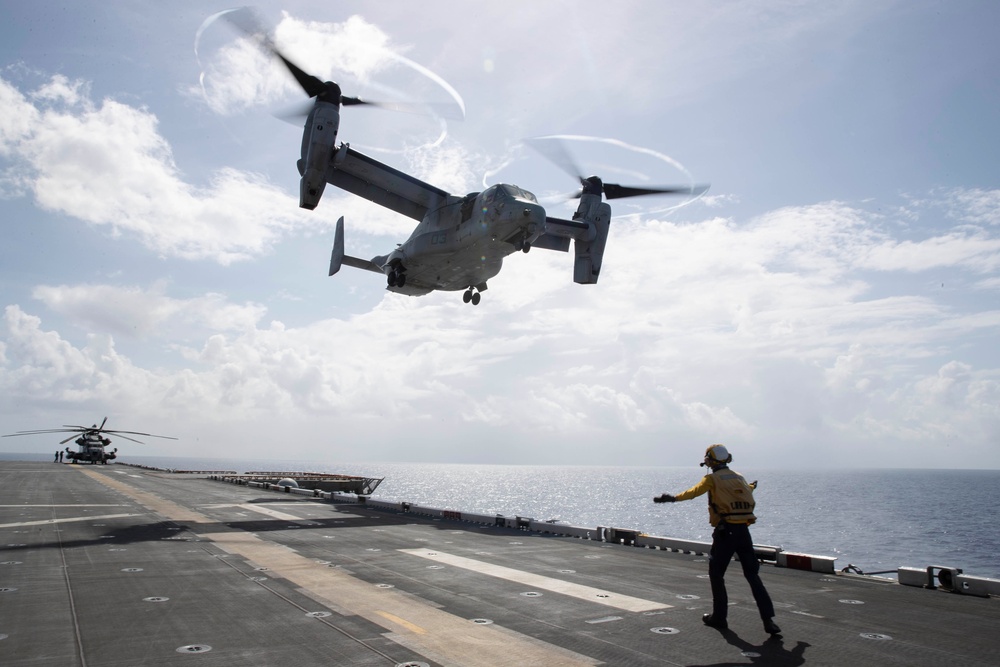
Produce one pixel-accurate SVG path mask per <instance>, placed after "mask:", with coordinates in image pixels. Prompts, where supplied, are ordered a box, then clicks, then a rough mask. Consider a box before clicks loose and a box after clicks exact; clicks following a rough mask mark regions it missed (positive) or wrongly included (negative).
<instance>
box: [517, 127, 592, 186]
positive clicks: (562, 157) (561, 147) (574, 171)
mask: <svg viewBox="0 0 1000 667" xmlns="http://www.w3.org/2000/svg"><path fill="white" fill-rule="evenodd" d="M525 143H526V144H528V145H529V146H531V147H532V148H534V149H535V150H536V151H538V152H539V153H541V154H542V155H543V156H544V157H545V158H547V159H548V160H549V162H551V163H552V164H554V165H555V166H557V167H559V168H560V169H562V170H563V171H565V172H566V173H567V174H569V175H570V176H573V177H575V178H576V179H577V180H579V181H582V180H583V172H582V171H580V168H579V167H578V166H576V162H574V161H573V158H572V157H571V156H570V154H569V151H567V150H566V144H565V143H564V142H563V141H561V140H559V139H556V138H553V137H535V138H532V139H525Z"/></svg>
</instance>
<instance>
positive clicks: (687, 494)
mask: <svg viewBox="0 0 1000 667" xmlns="http://www.w3.org/2000/svg"><path fill="white" fill-rule="evenodd" d="M711 490H712V476H711V475H705V476H704V477H702V478H701V481H700V482H698V483H697V484H695V485H694V486H692V487H691V488H690V489H688V490H687V491H684V492H682V493H678V494H677V495H676V496H672V495H670V494H669V493H664V494H661V495H659V496H656V497H655V498H653V502H654V503H674V502H678V501H680V500H691V499H692V498H697V497H698V496H700V495H702V494H703V493H708V492H709V491H711Z"/></svg>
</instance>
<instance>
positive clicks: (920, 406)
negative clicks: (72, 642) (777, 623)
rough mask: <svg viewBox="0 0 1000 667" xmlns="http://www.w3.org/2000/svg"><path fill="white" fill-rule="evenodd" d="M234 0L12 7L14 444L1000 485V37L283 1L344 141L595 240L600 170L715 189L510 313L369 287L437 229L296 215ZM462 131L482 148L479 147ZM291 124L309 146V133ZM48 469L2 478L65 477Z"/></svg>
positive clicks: (280, 86) (3, 197)
mask: <svg viewBox="0 0 1000 667" xmlns="http://www.w3.org/2000/svg"><path fill="white" fill-rule="evenodd" d="M230 7H232V5H228V4H223V3H219V2H183V1H181V2H171V3H138V2H132V3H108V2H94V1H88V0H82V1H80V2H73V3H61V4H54V3H42V4H40V5H39V4H37V3H24V2H17V1H12V0H0V17H2V20H0V225H2V227H0V229H2V240H0V308H2V309H3V314H2V321H0V433H13V432H15V431H20V430H29V429H43V428H54V427H59V426H61V425H63V424H91V423H94V422H99V421H100V420H101V419H103V418H104V417H108V424H107V426H108V428H115V429H124V430H133V431H142V432H149V433H155V434H161V435H169V436H173V437H176V438H178V440H177V441H168V440H157V439H155V438H147V439H144V440H145V444H142V445H139V444H134V443H129V442H127V441H120V440H119V441H117V442H116V443H115V444H116V445H117V446H119V447H120V455H121V456H123V457H124V458H125V459H126V460H127V458H128V455H130V454H133V455H156V456H170V455H177V456H185V457H189V456H205V457H234V456H246V457H248V458H262V457H281V458H283V459H296V460H303V461H324V462H330V463H335V462H338V461H374V462H377V461H386V462H448V463H475V464H492V463H497V464H574V465H607V466H688V465H695V464H696V463H698V462H699V461H700V460H701V457H702V455H703V452H704V449H705V447H707V445H709V444H711V443H717V442H721V443H725V444H726V445H727V446H728V447H729V449H730V451H731V452H732V453H733V455H734V466H735V467H736V468H737V469H739V468H740V467H750V466H758V467H762V466H764V467H766V466H770V467H798V468H804V467H812V466H818V467H841V468H858V467H864V468H867V467H920V468H978V467H985V468H1000V351H998V350H1000V346H998V345H997V338H998V333H1000V129H998V126H997V119H998V118H1000V78H998V77H997V76H996V71H997V69H998V66H1000V43H998V41H997V40H996V39H995V38H994V37H995V35H994V32H995V26H997V25H1000V4H998V3H996V2H993V1H992V0H986V1H982V2H977V1H973V0H968V1H962V2H953V1H945V2H937V1H932V0H905V1H900V2H893V1H889V0H886V1H879V2H871V0H859V1H854V0H845V1H843V2H836V3H830V2H825V1H822V0H819V1H811V0H783V1H773V2H749V1H740V0H733V1H731V2H714V1H708V0H685V1H684V2H674V1H670V2H653V1H648V2H639V1H635V2H628V1H626V2H618V3H614V4H613V5H609V4H607V3H598V2H591V1H589V0H582V1H577V2H569V1H565V2H561V1H555V0H553V1H550V2H545V3H538V2H529V1H519V0H513V1H511V2H504V3H482V2H474V3H473V2H467V1H457V0H456V1H443V0H442V1H437V0H429V1H428V2H425V3H419V5H418V4H415V3H410V2H402V1H399V0H396V1H392V0H390V1H385V2H364V1H349V0H345V1H342V2H286V3H264V4H260V5H258V6H257V11H258V13H259V15H260V17H261V20H262V21H263V22H264V23H266V24H267V25H268V26H269V27H270V28H272V29H273V31H274V35H275V40H276V43H277V44H278V46H279V47H280V48H281V49H283V50H284V52H285V53H286V54H287V55H288V56H289V57H290V58H291V59H292V60H294V61H295V62H296V63H297V64H299V65H300V66H301V67H303V69H305V70H307V71H309V72H311V73H315V74H316V75H318V76H320V77H321V78H323V79H332V80H336V81H338V82H339V83H340V84H341V86H342V87H343V88H344V92H345V94H348V95H358V96H361V97H368V98H372V99H386V100H388V101H409V102H413V101H416V102H421V103H428V104H430V105H433V108H435V109H438V110H442V109H447V110H449V111H450V112H449V113H444V111H441V112H440V115H414V114H405V113H392V112H388V111H384V110H372V109H359V108H349V109H345V110H344V111H343V114H342V120H341V126H340V135H339V138H340V140H341V141H344V142H347V143H349V144H350V145H351V146H352V147H354V148H355V149H357V150H361V151H363V152H365V153H367V154H369V155H371V156H373V157H375V158H376V159H378V160H381V161H383V162H386V163H388V164H390V165H392V166H394V167H396V168H399V169H402V170H404V171H407V172H408V173H411V174H414V175H415V176H417V177H419V178H421V179H423V180H426V181H428V182H430V183H432V184H434V185H436V186H438V187H441V188H443V189H445V190H448V191H450V192H453V193H456V194H460V195H461V194H465V193H466V192H475V191H479V190H482V189H483V188H484V187H485V185H489V184H492V183H496V182H511V183H515V184H517V185H519V186H521V187H523V188H525V189H527V190H530V191H532V192H534V193H536V194H538V195H539V197H540V198H541V199H542V200H543V201H544V202H546V203H547V211H548V212H549V214H550V215H555V216H559V217H569V216H570V215H571V214H572V210H573V205H574V204H573V202H566V201H565V199H564V198H560V197H558V196H557V195H558V194H559V193H566V192H570V191H572V190H573V189H574V187H575V186H576V184H575V183H574V182H573V179H572V178H570V177H569V176H567V175H565V174H563V173H562V172H560V171H558V170H557V169H555V168H554V167H553V166H552V165H550V164H548V163H546V161H545V160H544V159H543V158H542V157H541V156H540V155H538V154H537V153H536V152H533V151H531V150H529V149H526V148H525V146H524V144H523V140H524V139H526V138H531V137H539V136H548V135H567V136H571V137H576V138H574V139H571V140H567V144H566V145H567V149H568V150H569V151H570V152H571V153H572V154H573V155H574V158H575V159H576V161H577V163H578V164H580V165H581V168H583V169H586V170H588V171H592V172H593V173H598V174H599V175H602V176H603V177H605V178H606V179H607V180H609V181H616V182H625V183H633V184H641V183H654V184H670V183H675V182H676V183H680V184H687V183H699V184H700V183H706V184H710V185H711V189H710V190H709V191H708V193H707V194H706V195H705V196H703V197H701V198H699V199H696V200H694V201H691V200H689V199H684V198H680V199H677V198H673V199H669V198H664V197H652V198H643V199H633V200H621V201H614V202H611V203H612V206H613V213H614V218H613V220H612V226H611V234H610V238H609V241H608V246H607V251H606V253H605V257H604V265H603V269H602V273H601V278H600V281H599V283H598V284H596V285H578V284H575V283H574V282H573V280H572V271H573V269H572V256H571V255H567V254H564V253H557V252H551V251H546V250H543V249H534V250H532V252H530V253H528V254H523V253H517V254H515V255H511V256H510V257H508V258H507V260H506V261H505V263H504V268H503V270H502V271H501V273H500V274H499V275H497V276H496V277H495V278H493V279H491V280H490V281H489V289H488V291H486V292H484V294H483V300H482V303H481V304H480V305H478V306H475V307H473V306H471V305H467V304H464V303H463V302H462V300H461V293H460V292H435V293H432V294H430V295H427V296H422V297H407V296H402V295H398V294H392V293H389V292H387V291H386V290H385V281H384V279H382V278H380V277H379V276H376V275H373V274H370V273H368V272H364V271H356V270H354V269H350V268H345V269H344V270H342V271H341V273H340V274H338V275H336V276H334V277H328V276H327V269H328V265H329V257H330V249H331V245H332V242H333V230H334V225H335V223H336V220H337V218H339V217H340V216H344V218H345V221H346V222H345V225H346V245H347V251H348V253H349V254H352V255H357V256H362V257H371V256H374V255H377V254H383V253H386V252H388V251H389V250H391V249H392V248H394V247H395V244H396V243H400V242H402V241H403V240H405V238H406V237H407V236H408V234H409V232H410V230H411V229H412V227H413V224H414V223H413V221H412V220H410V219H407V218H404V217H402V216H400V215H398V214H396V213H393V212H391V211H388V210H385V209H382V208H380V207H378V206H377V205H375V204H372V203H370V202H367V201H365V200H362V199H360V198H358V197H355V196H353V195H350V194H348V193H346V192H342V191H339V190H337V189H336V188H334V187H332V186H331V187H328V188H327V190H326V193H325V195H324V197H323V200H322V201H321V203H320V205H319V206H318V207H317V208H316V210H314V211H305V210H302V209H299V208H298V172H297V170H296V166H295V162H296V160H297V159H298V157H299V147H300V142H301V120H299V121H295V120H294V119H293V120H292V122H286V121H287V119H284V120H283V119H282V118H280V117H282V116H287V114H288V112H289V110H291V109H293V108H294V107H295V106H296V105H297V104H298V103H300V102H301V101H302V100H303V99H304V96H303V95H302V93H301V91H300V90H299V89H298V88H297V87H296V86H295V84H294V81H293V80H292V79H291V78H290V77H289V76H288V75H287V73H286V72H285V71H284V70H283V69H281V67H280V65H279V64H278V63H277V62H276V61H275V60H274V59H273V58H270V57H268V56H267V55H266V54H264V53H262V52H261V51H260V50H259V49H258V48H256V47H254V46H253V45H252V44H251V43H250V42H248V41H247V40H245V39H243V38H242V37H241V35H240V33H238V32H237V31H235V30H234V29H232V28H231V27H230V26H229V25H228V24H227V23H225V22H224V21H218V20H216V21H210V20H208V19H209V18H210V17H211V16H213V15H214V14H215V13H216V12H218V11H220V10H223V9H228V8H230ZM463 113H464V119H459V118H455V116H462V115H463ZM295 123H299V125H296V124H295ZM56 446H57V441H56V440H55V439H54V438H52V437H49V436H31V437H19V438H5V439H2V440H0V451H4V452H29V451H30V452H34V451H54V450H55V448H56Z"/></svg>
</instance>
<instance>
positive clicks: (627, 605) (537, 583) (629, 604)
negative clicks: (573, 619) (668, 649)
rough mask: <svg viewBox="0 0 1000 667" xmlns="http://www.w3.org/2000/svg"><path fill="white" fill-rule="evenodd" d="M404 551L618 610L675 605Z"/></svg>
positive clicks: (426, 551)
mask: <svg viewBox="0 0 1000 667" xmlns="http://www.w3.org/2000/svg"><path fill="white" fill-rule="evenodd" d="M400 551H402V552H403V553H405V554H411V555H413V556H420V557H421V558H426V559H428V560H432V561H434V562H436V563H443V564H445V565H451V566H453V567H460V568H462V569H463V570H471V571H472V572H479V573H480V574H488V575H490V576H491V577H497V578H498V579H506V580H507V581H513V582H514V583H518V584H524V585H525V586H528V587H530V588H541V589H542V590H546V591H552V592H553V593H561V594H563V595H569V596H570V597H574V598H579V599H580V600H587V601H588V602H596V603H597V604H603V605H607V606H608V607H614V608H615V609H621V610H622V611H653V610H655V609H667V608H669V607H671V606H672V605H669V604H663V603H662V602H653V601H651V600H643V599H642V598H634V597H631V596H629V595H621V594H619V593H612V592H611V591H606V590H603V589H600V588H594V587H592V586H583V585H582V584H574V583H573V582H571V581H563V580H562V579H556V578H554V577H546V576H543V575H541V574H532V573H531V572H525V571H523V570H515V569H513V568H510V567H504V566H502V565H493V564H492V563H486V562H483V561H481V560H474V559H472V558H465V557H464V556H455V555H454V554H446V553H442V552H440V551H437V550H434V549H400Z"/></svg>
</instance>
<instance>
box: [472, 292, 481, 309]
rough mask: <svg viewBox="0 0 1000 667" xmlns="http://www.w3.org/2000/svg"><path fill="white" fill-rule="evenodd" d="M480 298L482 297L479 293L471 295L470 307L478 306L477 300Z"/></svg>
mask: <svg viewBox="0 0 1000 667" xmlns="http://www.w3.org/2000/svg"><path fill="white" fill-rule="evenodd" d="M481 298H482V295H480V294H479V292H476V293H475V294H473V295H472V305H473V306H478V305H479V300H480V299H481Z"/></svg>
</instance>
